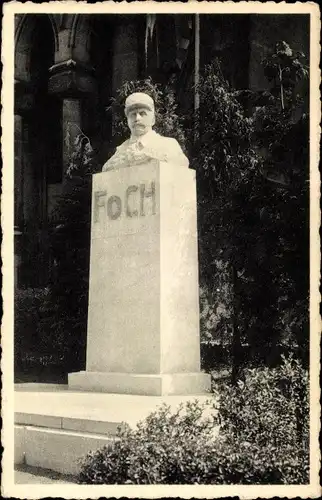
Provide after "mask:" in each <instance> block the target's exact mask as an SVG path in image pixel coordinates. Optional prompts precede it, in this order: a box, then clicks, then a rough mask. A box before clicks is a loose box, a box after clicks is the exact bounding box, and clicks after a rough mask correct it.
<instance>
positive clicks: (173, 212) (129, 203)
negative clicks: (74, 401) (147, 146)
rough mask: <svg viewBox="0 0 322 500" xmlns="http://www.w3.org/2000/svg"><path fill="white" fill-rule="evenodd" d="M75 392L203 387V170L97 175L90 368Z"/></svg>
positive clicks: (195, 390) (77, 379) (196, 390)
mask: <svg viewBox="0 0 322 500" xmlns="http://www.w3.org/2000/svg"><path fill="white" fill-rule="evenodd" d="M68 382H69V387H70V388H71V389H80V390H87V391H88V390H93V391H103V392H109V393H126V394H149V395H166V394H200V393H204V392H206V391H207V390H209V389H210V376H209V375H206V374H204V373H201V372H200V340H199V294H198V254H197V221H196V186H195V172H194V171H192V170H189V169H186V168H180V167H176V166H175V165H170V164H167V163H161V162H158V161H151V162H149V163H148V164H144V165H140V166H136V167H131V168H120V169H118V170H114V171H110V172H105V173H100V174H96V175H94V176H93V194H92V229H91V264H90V295H89V317H88V338H87V362H86V371H84V372H78V373H72V374H69V378H68Z"/></svg>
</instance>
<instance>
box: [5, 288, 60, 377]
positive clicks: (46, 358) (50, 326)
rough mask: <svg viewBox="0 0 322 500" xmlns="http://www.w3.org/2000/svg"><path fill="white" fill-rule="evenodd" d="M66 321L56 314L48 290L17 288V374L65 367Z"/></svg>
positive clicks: (15, 325)
mask: <svg viewBox="0 0 322 500" xmlns="http://www.w3.org/2000/svg"><path fill="white" fill-rule="evenodd" d="M65 329H68V325H66V321H64V319H63V318H60V317H59V314H58V311H57V308H56V307H55V301H54V300H53V298H52V295H51V290H50V288H49V287H46V288H27V289H20V290H19V289H18V290H16V292H15V303H14V359H15V370H16V374H21V373H22V372H26V373H28V372H37V373H41V372H42V371H43V370H44V369H45V368H46V367H50V366H51V367H58V366H61V367H62V368H63V367H64V365H65V363H66V360H67V359H68V354H69V345H68V342H66V333H65Z"/></svg>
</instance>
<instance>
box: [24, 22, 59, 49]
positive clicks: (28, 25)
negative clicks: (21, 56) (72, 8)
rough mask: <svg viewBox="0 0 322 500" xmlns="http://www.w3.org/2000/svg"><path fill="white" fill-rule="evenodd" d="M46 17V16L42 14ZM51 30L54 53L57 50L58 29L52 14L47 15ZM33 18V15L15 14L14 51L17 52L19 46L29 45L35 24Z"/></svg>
mask: <svg viewBox="0 0 322 500" xmlns="http://www.w3.org/2000/svg"><path fill="white" fill-rule="evenodd" d="M44 15H46V14H44ZM47 15H48V18H49V21H50V24H51V26H52V30H53V36H54V42H55V52H57V51H58V50H59V37H58V32H59V27H58V26H57V22H56V18H55V15H54V14H47ZM35 19H36V18H35V16H34V15H33V14H17V23H16V27H15V50H16V51H17V50H19V47H20V46H21V45H23V46H25V45H30V42H31V35H32V31H33V28H34V24H35Z"/></svg>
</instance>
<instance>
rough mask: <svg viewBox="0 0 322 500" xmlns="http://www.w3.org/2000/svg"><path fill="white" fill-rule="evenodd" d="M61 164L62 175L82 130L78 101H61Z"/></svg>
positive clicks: (79, 103)
mask: <svg viewBox="0 0 322 500" xmlns="http://www.w3.org/2000/svg"><path fill="white" fill-rule="evenodd" d="M62 114H63V117H62V118H63V123H62V125H63V164H64V174H66V171H67V169H68V166H69V161H70V156H71V154H72V152H73V148H74V143H75V139H76V137H77V135H78V134H79V133H80V130H81V128H82V118H81V102H80V99H67V98H66V99H63V109H62Z"/></svg>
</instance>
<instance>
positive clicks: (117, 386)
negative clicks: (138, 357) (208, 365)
mask: <svg viewBox="0 0 322 500" xmlns="http://www.w3.org/2000/svg"><path fill="white" fill-rule="evenodd" d="M68 387H69V389H71V390H80V391H95V392H107V393H110V394H143V395H147V396H166V395H172V394H196V395H197V394H205V393H207V392H210V389H211V379H210V375H208V374H206V373H200V372H199V373H166V374H152V375H150V374H131V373H104V372H89V371H82V372H77V373H70V374H69V375H68Z"/></svg>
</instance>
